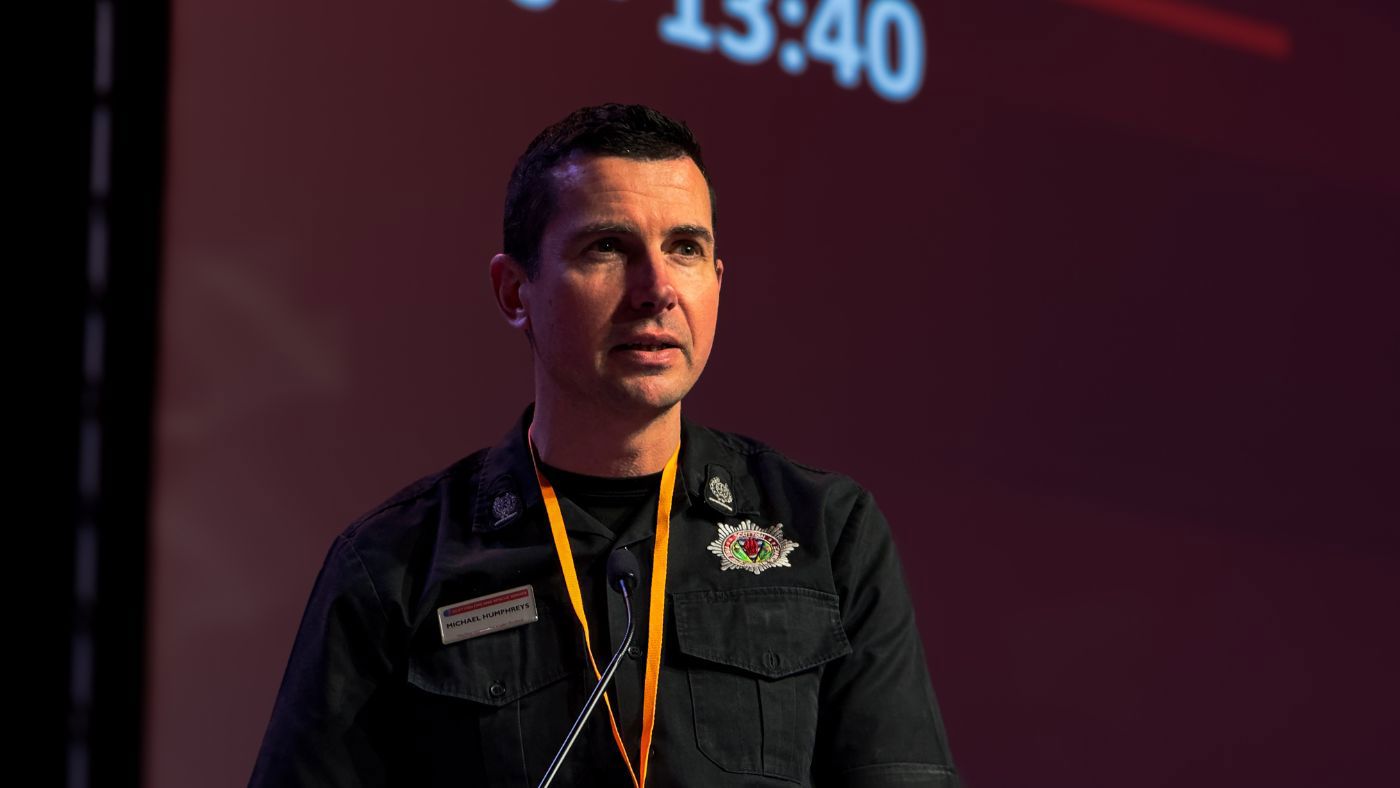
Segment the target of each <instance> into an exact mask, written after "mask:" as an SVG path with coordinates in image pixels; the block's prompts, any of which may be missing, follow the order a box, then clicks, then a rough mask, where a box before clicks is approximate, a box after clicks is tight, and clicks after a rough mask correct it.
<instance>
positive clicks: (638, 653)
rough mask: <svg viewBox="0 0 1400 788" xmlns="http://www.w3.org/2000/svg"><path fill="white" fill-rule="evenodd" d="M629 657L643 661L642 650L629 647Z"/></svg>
mask: <svg viewBox="0 0 1400 788" xmlns="http://www.w3.org/2000/svg"><path fill="white" fill-rule="evenodd" d="M627 656H629V657H631V658H632V659H641V658H642V650H641V649H640V648H637V647H636V646H628V647H627Z"/></svg>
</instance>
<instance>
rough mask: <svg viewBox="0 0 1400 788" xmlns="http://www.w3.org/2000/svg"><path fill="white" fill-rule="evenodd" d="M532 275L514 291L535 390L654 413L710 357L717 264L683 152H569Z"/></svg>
mask: <svg viewBox="0 0 1400 788" xmlns="http://www.w3.org/2000/svg"><path fill="white" fill-rule="evenodd" d="M553 174H554V197H555V210H554V214H553V216H552V218H551V219H550V222H549V224H548V225H547V226H546V228H545V231H544V235H543V237H542V238H541V239H540V246H539V262H538V268H537V271H536V276H535V278H534V279H533V280H530V281H526V282H524V283H523V284H521V286H520V301H521V303H522V305H523V309H524V312H525V326H524V327H525V328H526V330H527V331H529V332H530V335H531V336H532V338H533V342H534V347H535V375H536V380H537V385H545V386H551V387H553V388H554V389H555V392H554V393H556V394H558V395H561V396H564V397H568V398H571V399H575V401H579V400H581V401H583V402H589V403H592V404H595V405H601V406H604V407H607V408H610V409H613V410H618V411H624V412H631V413H636V412H659V411H662V410H664V409H666V408H669V407H671V406H672V405H675V404H676V403H678V402H680V401H681V398H682V397H684V396H685V395H686V393H687V392H689V391H690V388H691V387H692V386H694V385H695V381H696V380H697V379H698V378H699V377H700V372H701V371H702V370H703V369H704V368H705V362H706V361H708V360H709V357H710V348H711V347H712V345H713V343H714V337H715V319H716V317H717V314H718V311H719V291H720V282H721V279H722V277H723V273H724V265H723V263H721V262H720V261H719V259H718V258H716V257H715V255H714V248H715V244H714V230H713V228H712V227H711V226H710V197H709V191H708V188H707V186H706V184H705V177H704V176H703V175H701V173H700V170H699V168H698V167H696V166H695V162H693V161H691V159H690V158H688V157H682V158H677V159H667V160H662V161H636V160H632V159H624V158H620V157H614V156H577V155H576V156H574V157H571V158H569V159H565V160H564V161H563V162H562V163H561V164H559V165H558V166H557V167H555V169H554V173H553Z"/></svg>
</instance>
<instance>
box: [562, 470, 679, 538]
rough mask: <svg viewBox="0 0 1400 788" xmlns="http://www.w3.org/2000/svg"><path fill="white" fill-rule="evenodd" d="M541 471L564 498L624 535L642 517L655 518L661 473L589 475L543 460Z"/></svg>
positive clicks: (616, 532)
mask: <svg viewBox="0 0 1400 788" xmlns="http://www.w3.org/2000/svg"><path fill="white" fill-rule="evenodd" d="M540 471H541V472H542V473H544V475H545V478H547V479H549V483H550V484H552V485H554V491H555V493H556V494H558V496H559V497H560V498H567V499H568V500H570V501H573V502H574V503H575V504H577V505H578V507H579V508H580V509H583V510H584V511H585V512H587V513H588V514H589V515H590V516H591V517H592V518H593V519H594V520H597V521H598V523H599V524H600V525H602V526H603V527H605V528H607V529H608V530H610V531H612V532H613V533H614V534H620V533H622V532H623V531H626V530H627V527H628V526H630V525H632V524H633V523H634V522H636V521H638V520H640V519H642V518H647V519H655V517H656V499H657V494H658V493H659V492H660V490H661V473H660V472H657V473H652V474H648V475H646V476H625V477H621V478H614V477H608V476H588V475H585V474H582V473H574V472H573V471H566V470H564V469H562V468H555V467H554V466H552V465H548V464H546V463H544V462H540Z"/></svg>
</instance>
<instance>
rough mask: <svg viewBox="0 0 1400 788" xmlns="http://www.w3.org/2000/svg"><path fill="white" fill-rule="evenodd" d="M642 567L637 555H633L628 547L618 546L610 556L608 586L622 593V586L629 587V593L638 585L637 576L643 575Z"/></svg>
mask: <svg viewBox="0 0 1400 788" xmlns="http://www.w3.org/2000/svg"><path fill="white" fill-rule="evenodd" d="M641 574H642V569H641V567H639V566H637V556H635V555H632V553H631V551H629V550H627V549H626V548H618V549H617V550H614V551H613V552H612V555H610V556H608V588H611V589H612V590H614V591H616V592H618V593H619V594H620V593H622V586H624V585H625V586H626V587H627V591H628V593H631V592H632V589H634V588H636V587H637V578H638V577H641Z"/></svg>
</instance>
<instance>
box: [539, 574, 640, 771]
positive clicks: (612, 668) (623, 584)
mask: <svg viewBox="0 0 1400 788" xmlns="http://www.w3.org/2000/svg"><path fill="white" fill-rule="evenodd" d="M619 552H622V551H619ZM632 564H633V566H635V565H636V559H632ZM609 568H610V569H611V567H609ZM610 574H611V572H610ZM628 580H631V581H632V582H634V583H635V582H636V576H635V575H633V576H631V577H623V578H618V582H617V585H616V586H614V588H615V589H616V590H617V591H618V592H619V593H621V594H622V601H623V602H624V603H625V605H626V607H627V631H626V632H625V633H624V634H623V635H622V645H621V646H619V647H618V649H617V652H616V653H615V654H613V657H612V659H611V660H609V661H608V666H607V667H606V668H604V669H603V677H602V678H600V679H598V683H597V684H596V685H594V687H593V692H591V693H589V695H588V702H587V703H585V704H583V711H582V712H580V713H579V715H578V719H576V720H574V727H572V728H570V729H569V735H568V736H566V737H564V743H563V745H561V746H560V747H559V752H558V754H556V755H555V756H554V760H553V761H551V762H550V764H549V768H548V769H546V770H545V773H544V778H543V779H541V780H540V786H539V788H548V786H549V784H550V783H551V782H553V781H554V777H555V775H557V774H558V773H559V768H560V767H561V766H563V765H564V758H565V757H566V756H568V754H569V749H570V748H572V747H573V746H574V742H575V741H577V740H578V735H579V734H580V733H582V732H583V724H584V723H585V722H587V721H588V716H589V715H590V714H592V713H593V709H594V707H595V706H597V705H598V701H599V700H600V699H601V698H602V697H603V693H604V692H605V691H606V690H607V687H608V682H610V681H612V677H613V674H614V673H616V672H617V666H618V664H619V663H621V662H622V655H623V654H625V653H626V652H627V647H628V646H630V645H632V630H633V625H632V595H631V594H630V593H628V588H627V585H628V584H627V581H628Z"/></svg>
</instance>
